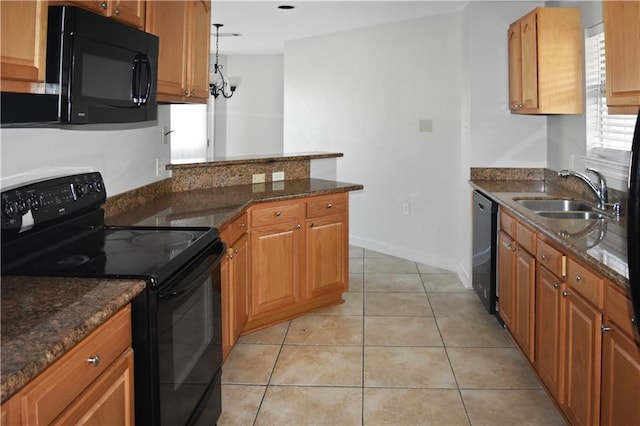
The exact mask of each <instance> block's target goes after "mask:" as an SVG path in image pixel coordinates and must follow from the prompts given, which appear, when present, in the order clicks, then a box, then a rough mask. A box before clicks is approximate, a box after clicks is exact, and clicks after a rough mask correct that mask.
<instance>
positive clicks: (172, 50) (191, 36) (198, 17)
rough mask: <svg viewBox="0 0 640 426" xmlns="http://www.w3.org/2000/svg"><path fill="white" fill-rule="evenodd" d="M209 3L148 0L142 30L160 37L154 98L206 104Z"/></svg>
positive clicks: (207, 88)
mask: <svg viewBox="0 0 640 426" xmlns="http://www.w3.org/2000/svg"><path fill="white" fill-rule="evenodd" d="M210 19H211V2H210V1H209V0H206V1H203V0H199V1H186V2H182V1H158V2H156V1H152V2H149V3H148V4H147V11H146V27H145V28H146V31H147V32H150V33H152V34H155V35H157V36H158V37H159V38H160V51H159V57H158V101H159V102H190V103H206V102H207V99H208V97H209V39H210V26H211V22H210Z"/></svg>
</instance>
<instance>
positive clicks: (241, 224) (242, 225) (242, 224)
mask: <svg viewBox="0 0 640 426" xmlns="http://www.w3.org/2000/svg"><path fill="white" fill-rule="evenodd" d="M238 226H239V227H240V228H244V227H245V226H247V225H245V224H244V223H239V224H238Z"/></svg>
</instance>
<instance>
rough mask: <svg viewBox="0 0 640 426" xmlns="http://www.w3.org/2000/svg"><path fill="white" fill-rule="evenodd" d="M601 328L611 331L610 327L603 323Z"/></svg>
mask: <svg viewBox="0 0 640 426" xmlns="http://www.w3.org/2000/svg"><path fill="white" fill-rule="evenodd" d="M600 330H602V332H603V333H604V332H605V331H611V328H610V327H607V326H606V325H604V324H602V325H601V326H600Z"/></svg>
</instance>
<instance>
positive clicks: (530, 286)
mask: <svg viewBox="0 0 640 426" xmlns="http://www.w3.org/2000/svg"><path fill="white" fill-rule="evenodd" d="M516 253H517V255H516V268H515V277H516V279H515V304H516V305H515V307H516V312H515V315H516V320H515V329H514V337H515V338H516V341H517V342H518V344H519V345H520V347H521V348H522V351H523V352H524V353H525V355H526V356H527V358H528V359H529V361H531V362H533V360H534V355H535V351H534V349H535V346H534V337H535V336H534V326H535V321H534V318H535V279H536V259H535V258H534V257H533V256H532V255H531V254H529V252H527V251H525V250H523V249H522V248H518V250H517V252H516Z"/></svg>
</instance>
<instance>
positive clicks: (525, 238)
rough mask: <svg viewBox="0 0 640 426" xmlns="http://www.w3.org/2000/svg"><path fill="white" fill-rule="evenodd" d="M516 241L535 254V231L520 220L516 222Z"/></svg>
mask: <svg viewBox="0 0 640 426" xmlns="http://www.w3.org/2000/svg"><path fill="white" fill-rule="evenodd" d="M516 241H517V242H518V244H519V245H520V247H522V248H523V249H525V250H526V251H528V252H529V253H531V254H536V233H535V232H533V231H532V230H530V229H529V228H527V227H526V226H524V225H523V224H521V223H520V222H516Z"/></svg>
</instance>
